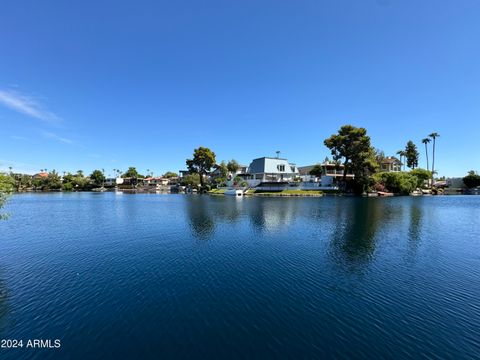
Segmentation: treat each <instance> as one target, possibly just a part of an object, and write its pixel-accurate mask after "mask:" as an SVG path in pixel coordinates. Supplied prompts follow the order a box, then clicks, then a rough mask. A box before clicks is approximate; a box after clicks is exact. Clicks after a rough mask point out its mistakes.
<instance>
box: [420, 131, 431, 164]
mask: <svg viewBox="0 0 480 360" xmlns="http://www.w3.org/2000/svg"><path fill="white" fill-rule="evenodd" d="M430 141H431V140H430V138H428V137H427V138H425V139H422V143H423V144H424V145H425V157H426V158H427V170H430V167H429V164H428V146H427V145H428V144H429V143H430Z"/></svg>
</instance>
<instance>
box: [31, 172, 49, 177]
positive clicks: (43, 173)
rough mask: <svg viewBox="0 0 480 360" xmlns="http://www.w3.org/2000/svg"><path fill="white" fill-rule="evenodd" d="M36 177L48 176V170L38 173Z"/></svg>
mask: <svg viewBox="0 0 480 360" xmlns="http://www.w3.org/2000/svg"><path fill="white" fill-rule="evenodd" d="M33 176H34V177H48V173H46V172H40V173H38V174H35V175H33Z"/></svg>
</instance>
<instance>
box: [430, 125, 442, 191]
mask: <svg viewBox="0 0 480 360" xmlns="http://www.w3.org/2000/svg"><path fill="white" fill-rule="evenodd" d="M428 137H430V138H432V139H433V150H432V183H433V176H434V175H435V145H436V140H437V138H438V137H440V134H439V133H436V132H433V133H431V134H430V135H428Z"/></svg>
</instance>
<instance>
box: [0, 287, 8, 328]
mask: <svg viewBox="0 0 480 360" xmlns="http://www.w3.org/2000/svg"><path fill="white" fill-rule="evenodd" d="M8 313H9V306H8V289H7V286H6V284H5V281H4V280H3V279H0V333H2V332H3V331H4V329H5V327H6V319H7V315H8Z"/></svg>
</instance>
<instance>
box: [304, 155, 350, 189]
mask: <svg viewBox="0 0 480 360" xmlns="http://www.w3.org/2000/svg"><path fill="white" fill-rule="evenodd" d="M315 166H320V167H321V169H322V172H321V175H320V177H318V176H315V175H310V171H312V170H313V168H314V167H315ZM344 167H345V166H344V165H343V164H337V163H335V162H333V161H324V162H323V163H321V164H317V165H308V166H301V167H299V168H298V169H299V171H300V177H301V178H302V181H303V182H320V183H321V184H320V186H322V187H335V186H337V184H338V182H339V180H342V179H343V172H344V170H343V169H344ZM353 178H354V175H353V173H352V172H351V171H349V172H347V180H349V179H353Z"/></svg>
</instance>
